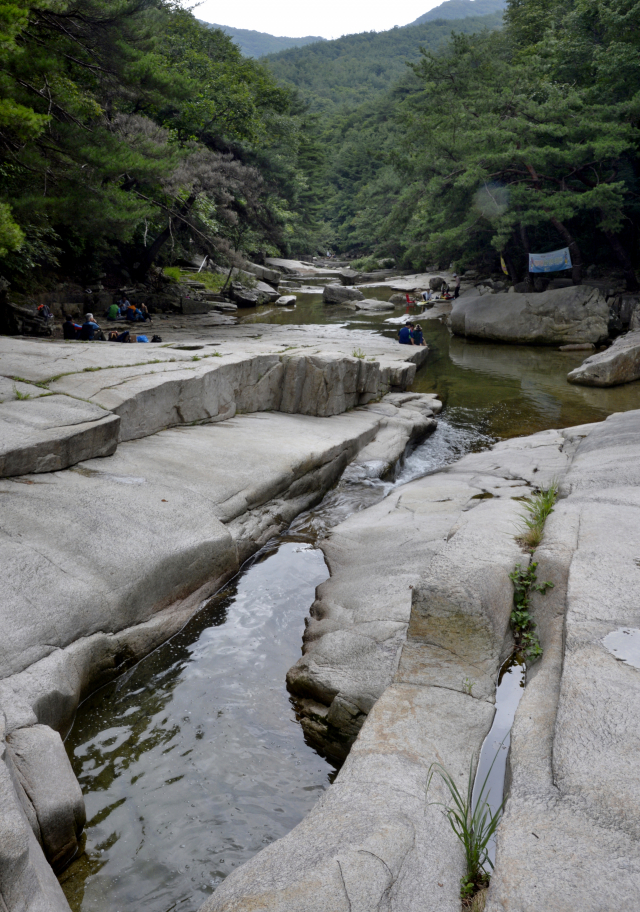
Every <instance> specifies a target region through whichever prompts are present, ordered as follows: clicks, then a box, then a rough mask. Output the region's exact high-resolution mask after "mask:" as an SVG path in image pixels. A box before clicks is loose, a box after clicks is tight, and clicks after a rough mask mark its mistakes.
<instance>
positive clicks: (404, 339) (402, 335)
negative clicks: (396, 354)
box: [398, 323, 415, 345]
mask: <svg viewBox="0 0 640 912" xmlns="http://www.w3.org/2000/svg"><path fill="white" fill-rule="evenodd" d="M412 330H413V323H405V325H404V326H401V327H400V329H399V330H398V342H399V343H400V345H414V344H415V343H414V341H413V336H412Z"/></svg>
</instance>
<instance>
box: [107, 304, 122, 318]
mask: <svg viewBox="0 0 640 912" xmlns="http://www.w3.org/2000/svg"><path fill="white" fill-rule="evenodd" d="M120 316H121V313H120V308H119V307H118V305H117V304H110V305H109V307H108V309H107V320H111V322H113V321H114V320H117V319H118V318H119V317H120Z"/></svg>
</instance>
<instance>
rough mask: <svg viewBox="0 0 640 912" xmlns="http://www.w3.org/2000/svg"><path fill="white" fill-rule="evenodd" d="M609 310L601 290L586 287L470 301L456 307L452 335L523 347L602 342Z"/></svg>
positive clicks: (450, 320) (504, 295)
mask: <svg viewBox="0 0 640 912" xmlns="http://www.w3.org/2000/svg"><path fill="white" fill-rule="evenodd" d="M608 321H609V307H608V304H607V301H606V299H605V297H604V296H603V295H602V293H601V292H600V291H599V290H598V289H596V288H589V287H585V286H582V285H578V286H572V287H571V288H558V289H556V290H554V291H545V292H543V293H542V294H535V293H531V294H509V293H503V294H492V295H484V296H482V297H465V298H464V299H459V300H458V301H456V302H455V303H454V305H453V309H452V311H451V316H450V318H449V325H450V327H451V330H452V332H453V333H455V334H456V335H459V336H467V338H471V339H489V340H493V341H498V342H512V343H518V344H521V345H560V344H564V343H571V342H593V343H598V342H600V341H602V340H603V339H605V338H606V337H607V334H608Z"/></svg>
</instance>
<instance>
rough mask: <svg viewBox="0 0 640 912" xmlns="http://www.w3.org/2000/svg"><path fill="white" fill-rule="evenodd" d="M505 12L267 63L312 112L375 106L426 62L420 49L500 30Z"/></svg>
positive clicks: (294, 52)
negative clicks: (412, 66)
mask: <svg viewBox="0 0 640 912" xmlns="http://www.w3.org/2000/svg"><path fill="white" fill-rule="evenodd" d="M501 25H502V13H494V14H493V15H492V16H480V17H477V18H474V17H470V18H467V19H461V20H460V21H459V22H455V23H452V22H447V21H444V20H437V21H435V22H427V23H424V24H423V25H416V26H405V27H403V28H393V29H390V30H389V31H388V32H362V33H361V34H359V35H345V36H344V37H343V38H336V39H335V40H334V41H324V42H322V43H321V44H313V45H309V46H308V47H304V48H292V49H291V50H288V51H282V52H281V53H279V54H273V55H271V56H270V57H267V58H266V59H265V63H266V64H267V66H268V67H269V69H270V70H271V72H272V73H273V75H274V76H275V77H276V78H277V79H278V80H279V81H280V82H281V83H283V84H284V85H286V86H290V87H292V88H295V89H298V90H299V91H300V92H301V94H302V97H303V99H304V101H305V102H306V103H307V104H308V105H309V107H310V109H311V110H312V111H331V110H335V109H336V108H339V107H342V106H344V105H350V106H353V105H357V104H361V103H362V102H364V101H369V100H371V99H372V98H375V97H376V96H378V95H379V94H380V93H381V92H383V91H385V90H386V89H388V88H389V87H390V86H391V84H392V83H393V82H394V81H395V80H397V79H399V78H401V77H403V76H404V75H405V73H406V71H407V63H409V62H416V61H417V60H418V59H419V58H420V49H421V48H427V49H428V50H435V49H436V48H437V47H439V46H440V45H441V44H442V43H443V42H444V41H446V40H447V39H448V38H449V37H450V35H451V30H452V29H453V28H454V27H455V29H456V30H457V31H460V32H464V33H465V34H471V33H472V32H477V31H480V30H482V29H497V28H500V27H501Z"/></svg>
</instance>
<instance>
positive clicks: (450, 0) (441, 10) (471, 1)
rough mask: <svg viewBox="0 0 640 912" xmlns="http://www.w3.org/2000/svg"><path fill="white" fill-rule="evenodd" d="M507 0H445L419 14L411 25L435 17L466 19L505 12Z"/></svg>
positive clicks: (419, 23)
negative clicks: (426, 11)
mask: <svg viewBox="0 0 640 912" xmlns="http://www.w3.org/2000/svg"><path fill="white" fill-rule="evenodd" d="M506 5H507V0H444V3H441V4H440V5H439V6H436V7H434V8H433V9H431V10H429V12H428V13H423V15H422V16H418V18H417V19H414V21H413V22H410V23H409V25H421V24H422V23H423V22H431V21H432V20H433V19H450V20H451V19H466V18H467V17H468V16H488V15H489V14H490V13H502V12H504V9H505V6H506Z"/></svg>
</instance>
